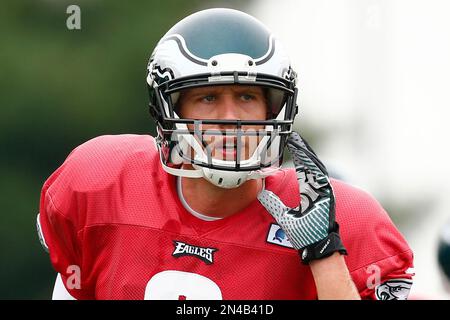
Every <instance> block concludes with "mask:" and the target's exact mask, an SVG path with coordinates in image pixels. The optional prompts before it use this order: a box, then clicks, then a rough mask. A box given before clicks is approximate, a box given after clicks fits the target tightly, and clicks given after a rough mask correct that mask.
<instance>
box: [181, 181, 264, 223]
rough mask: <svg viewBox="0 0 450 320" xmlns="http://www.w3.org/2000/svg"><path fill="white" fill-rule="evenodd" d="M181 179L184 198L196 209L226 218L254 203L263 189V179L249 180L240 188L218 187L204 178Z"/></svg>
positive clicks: (209, 214)
mask: <svg viewBox="0 0 450 320" xmlns="http://www.w3.org/2000/svg"><path fill="white" fill-rule="evenodd" d="M180 179H181V187H182V192H183V196H184V199H185V200H186V202H187V204H188V205H189V206H190V207H191V208H192V209H193V210H195V211H197V212H199V213H201V214H203V215H206V216H210V217H220V218H225V217H228V216H230V215H233V214H235V213H237V212H240V211H241V210H243V209H244V208H246V207H247V206H248V205H249V204H250V203H252V202H253V201H254V200H255V199H256V196H257V195H258V193H259V192H260V191H261V190H262V186H263V182H262V179H256V180H249V181H247V182H245V183H244V184H242V185H241V186H240V187H238V188H234V189H224V188H220V187H217V186H215V185H213V184H212V183H210V182H209V181H207V180H205V179H203V178H185V177H182V178H180Z"/></svg>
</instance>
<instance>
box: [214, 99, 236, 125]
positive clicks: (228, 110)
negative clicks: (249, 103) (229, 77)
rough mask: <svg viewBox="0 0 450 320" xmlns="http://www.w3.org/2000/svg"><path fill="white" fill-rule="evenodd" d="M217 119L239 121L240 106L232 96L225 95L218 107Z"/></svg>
mask: <svg viewBox="0 0 450 320" xmlns="http://www.w3.org/2000/svg"><path fill="white" fill-rule="evenodd" d="M217 108H218V109H217V118H218V119H221V120H238V119H240V116H239V106H238V103H237V101H235V99H234V97H233V96H232V95H224V96H223V97H222V99H221V101H220V104H219V105H218V106H217Z"/></svg>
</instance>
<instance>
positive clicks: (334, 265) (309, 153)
mask: <svg viewBox="0 0 450 320" xmlns="http://www.w3.org/2000/svg"><path fill="white" fill-rule="evenodd" d="M287 147H288V150H289V152H290V153H291V155H292V158H293V161H294V165H295V170H296V174H297V180H298V183H299V191H300V199H301V201H300V204H299V206H298V207H297V208H290V207H287V206H286V205H285V204H284V203H283V202H282V201H281V199H280V198H279V197H278V196H276V195H275V194H274V193H272V192H271V191H267V190H263V191H262V192H261V193H260V194H259V195H258V199H259V201H260V202H261V204H262V205H263V206H264V207H265V208H266V209H267V211H268V212H269V213H270V214H271V215H272V216H273V217H274V218H275V220H276V221H277V222H278V224H279V225H280V226H281V228H282V229H283V230H284V231H285V232H286V235H287V237H288V238H289V240H290V242H291V243H292V245H293V247H294V248H295V249H297V250H299V253H300V256H301V260H302V262H303V263H304V264H309V265H310V268H311V271H312V274H313V277H314V281H315V283H316V289H317V294H318V298H319V299H337V300H339V299H360V296H359V293H358V291H357V290H356V286H355V284H354V283H353V281H352V279H351V277H350V273H349V271H348V269H347V265H346V264H345V260H344V258H343V257H342V256H341V255H346V254H347V250H346V249H345V247H344V245H343V244H342V241H341V238H340V235H339V225H338V223H337V222H336V221H335V209H336V208H335V197H334V192H333V188H332V186H331V183H330V180H329V177H328V172H327V170H326V168H325V166H324V165H323V163H322V162H321V161H320V160H319V158H318V157H317V155H316V154H315V153H314V151H313V150H312V149H311V147H309V145H308V144H307V143H306V142H305V141H304V140H303V139H302V138H301V137H300V135H299V134H298V133H296V132H292V133H291V135H290V136H289V139H288V141H287Z"/></svg>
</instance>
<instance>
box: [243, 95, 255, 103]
mask: <svg viewBox="0 0 450 320" xmlns="http://www.w3.org/2000/svg"><path fill="white" fill-rule="evenodd" d="M254 98H255V97H254V96H253V95H251V94H242V95H241V99H242V100H244V101H250V100H253V99H254Z"/></svg>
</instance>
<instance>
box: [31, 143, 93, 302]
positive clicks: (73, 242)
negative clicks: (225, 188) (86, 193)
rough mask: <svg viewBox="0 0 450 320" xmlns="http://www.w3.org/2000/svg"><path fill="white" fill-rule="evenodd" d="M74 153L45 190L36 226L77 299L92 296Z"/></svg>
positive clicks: (49, 179)
mask: <svg viewBox="0 0 450 320" xmlns="http://www.w3.org/2000/svg"><path fill="white" fill-rule="evenodd" d="M75 150H76V149H75ZM75 150H74V151H75ZM72 154H73V152H72V153H71V154H70V155H69V156H68V158H67V159H66V161H65V162H64V163H63V164H62V165H61V166H60V167H59V168H58V169H57V170H56V171H55V172H54V173H53V174H52V175H51V176H50V177H49V178H48V179H47V181H46V182H45V183H44V185H43V187H42V190H41V199H40V205H39V215H38V221H37V226H38V233H39V237H40V240H41V243H42V245H43V246H44V248H46V250H47V251H48V253H49V255H50V261H51V263H52V265H53V268H54V269H55V270H56V271H57V272H58V273H59V274H60V275H61V280H62V283H63V284H64V286H65V287H66V289H67V291H68V292H69V293H70V294H71V295H72V296H73V297H75V298H76V299H86V298H88V297H89V295H88V293H87V292H88V290H87V286H86V284H85V283H83V278H82V254H81V249H80V248H81V246H80V242H79V238H78V236H79V231H80V230H81V226H80V221H79V216H78V213H80V214H82V209H81V208H80V207H79V205H78V201H77V199H76V193H75V192H74V191H73V190H72V188H71V186H72V181H71V179H72V176H73V174H74V172H73V171H74V170H73V168H72V165H71V155H72Z"/></svg>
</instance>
